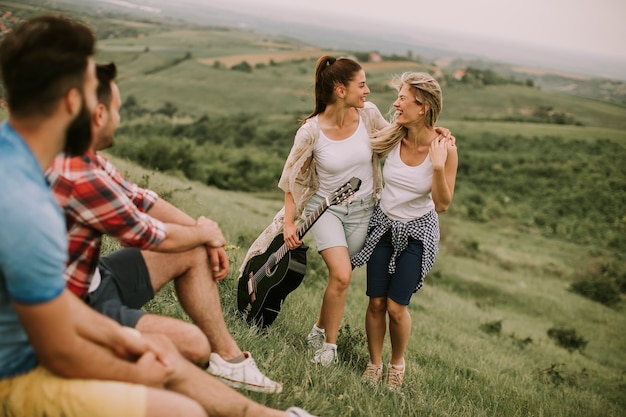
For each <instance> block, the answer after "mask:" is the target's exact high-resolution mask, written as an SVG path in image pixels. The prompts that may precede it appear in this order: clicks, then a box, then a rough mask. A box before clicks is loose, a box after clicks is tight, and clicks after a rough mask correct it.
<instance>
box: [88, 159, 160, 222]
mask: <svg viewBox="0 0 626 417" xmlns="http://www.w3.org/2000/svg"><path fill="white" fill-rule="evenodd" d="M96 160H97V163H98V164H99V165H100V167H101V168H102V169H103V170H104V172H106V173H107V174H108V175H109V177H111V179H112V180H113V182H115V183H116V184H117V185H118V186H119V187H121V189H122V190H124V193H125V194H126V195H127V196H128V198H130V199H131V200H132V202H133V204H134V205H135V207H137V208H138V209H139V210H141V211H142V212H144V213H147V212H148V210H150V209H151V208H152V206H154V204H155V203H156V202H157V200H158V198H159V196H158V195H157V193H155V192H154V191H152V190H146V189H144V188H141V187H139V186H138V185H137V184H135V183H132V182H130V181H128V180H127V179H126V178H125V177H124V176H123V175H122V174H121V173H120V172H119V171H118V170H117V168H115V166H114V165H113V164H112V163H111V162H109V160H108V159H106V158H105V157H104V156H103V155H102V154H97V156H96Z"/></svg>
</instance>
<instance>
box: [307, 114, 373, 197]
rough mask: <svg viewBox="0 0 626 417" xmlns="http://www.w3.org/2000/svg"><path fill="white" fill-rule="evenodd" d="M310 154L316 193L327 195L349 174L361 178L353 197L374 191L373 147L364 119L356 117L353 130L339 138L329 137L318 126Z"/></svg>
mask: <svg viewBox="0 0 626 417" xmlns="http://www.w3.org/2000/svg"><path fill="white" fill-rule="evenodd" d="M316 117H317V116H316ZM313 154H314V158H315V164H316V167H317V176H318V177H319V182H320V187H319V190H318V191H317V194H319V195H320V196H322V197H328V196H329V195H331V194H332V193H333V192H334V191H335V190H336V189H337V188H339V187H340V186H342V185H343V184H345V183H346V182H347V181H349V180H350V178H352V177H357V178H360V179H361V187H360V188H359V191H358V192H357V193H356V194H355V197H365V196H370V195H371V194H372V193H373V192H374V180H373V175H374V173H373V172H372V147H371V145H370V138H369V135H368V133H367V129H366V127H365V123H363V119H359V126H358V127H357V129H356V131H355V132H354V133H353V134H352V135H351V136H350V137H348V138H346V139H342V140H333V139H329V138H328V137H327V136H326V135H324V132H322V130H321V129H320V137H319V140H318V141H317V143H316V144H315V149H314V150H313Z"/></svg>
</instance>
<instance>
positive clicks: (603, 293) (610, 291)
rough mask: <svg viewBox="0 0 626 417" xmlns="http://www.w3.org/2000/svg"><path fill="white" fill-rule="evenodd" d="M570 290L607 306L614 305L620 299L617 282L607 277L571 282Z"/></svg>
mask: <svg viewBox="0 0 626 417" xmlns="http://www.w3.org/2000/svg"><path fill="white" fill-rule="evenodd" d="M570 290H571V291H573V292H575V293H577V294H580V295H582V296H583V297H586V298H589V299H590V300H593V301H597V302H599V303H602V304H604V305H607V306H612V305H615V304H617V303H618V302H619V301H620V299H621V298H620V293H619V289H618V287H617V284H616V283H615V282H614V281H612V280H610V279H608V278H598V279H582V280H580V281H577V282H575V283H573V284H572V285H571V286H570Z"/></svg>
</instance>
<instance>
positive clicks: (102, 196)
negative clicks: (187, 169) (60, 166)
mask: <svg viewBox="0 0 626 417" xmlns="http://www.w3.org/2000/svg"><path fill="white" fill-rule="evenodd" d="M107 162H108V161H107ZM109 165H110V164H109ZM115 172H116V173H117V175H118V176H119V177H122V176H121V174H119V172H117V171H115ZM122 178H123V177H122ZM122 184H123V185H122ZM156 200H157V196H156V194H155V193H154V192H151V191H150V192H148V191H147V190H142V189H141V188H139V187H137V186H134V187H133V184H132V183H130V182H128V181H126V180H124V182H120V181H118V180H117V178H116V177H114V176H110V175H109V174H108V173H107V172H106V171H103V170H92V171H90V172H87V173H86V175H84V176H83V177H81V178H80V179H78V180H77V181H75V182H74V186H73V190H72V195H71V198H70V200H69V201H68V202H67V205H66V208H65V209H66V211H70V212H71V213H72V215H73V216H74V217H75V218H76V219H77V221H78V222H81V223H83V224H84V225H87V226H89V227H91V228H93V229H95V230H98V231H99V232H101V233H104V234H108V235H110V236H111V237H114V238H116V239H118V240H119V241H120V243H122V244H123V245H125V246H132V247H137V248H140V249H154V248H155V247H156V246H158V245H159V244H160V243H161V242H162V241H163V240H164V239H165V236H166V230H165V225H164V224H163V223H162V222H161V221H159V220H157V219H155V218H153V217H151V216H149V215H148V214H146V213H145V212H146V211H147V210H149V209H150V208H151V207H152V206H153V205H154V203H155V202H156ZM138 208H139V210H137V209H138Z"/></svg>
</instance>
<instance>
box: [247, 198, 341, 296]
mask: <svg viewBox="0 0 626 417" xmlns="http://www.w3.org/2000/svg"><path fill="white" fill-rule="evenodd" d="M329 206H330V204H329V202H328V197H326V198H325V199H324V201H323V202H322V204H320V205H319V206H318V207H317V208H316V209H315V211H314V212H313V213H311V214H310V215H309V216H308V217H307V218H306V219H305V220H304V223H302V224H301V225H300V227H298V231H297V234H298V238H299V239H302V236H304V235H305V234H306V232H308V230H309V229H310V228H311V226H313V223H315V222H316V221H317V219H318V218H319V217H320V216H321V215H322V214H323V213H324V212H325V211H326V209H328V207H329ZM287 252H289V246H287V244H286V243H283V244H282V245H281V247H280V248H278V249H277V250H276V252H274V259H273V261H274V266H276V265H277V264H278V262H280V260H281V259H283V257H284V256H285V255H286V254H287ZM270 261H272V257H271V256H270V257H269V258H268V260H267V261H266V262H265V264H264V265H263V266H262V267H261V268H259V270H258V271H257V272H256V273H255V274H254V276H253V277H252V279H253V280H254V283H255V285H256V284H258V282H259V281H260V280H261V279H262V278H263V277H264V276H265V271H266V270H267V269H268V266H269V265H268V264H269V262H270Z"/></svg>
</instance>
